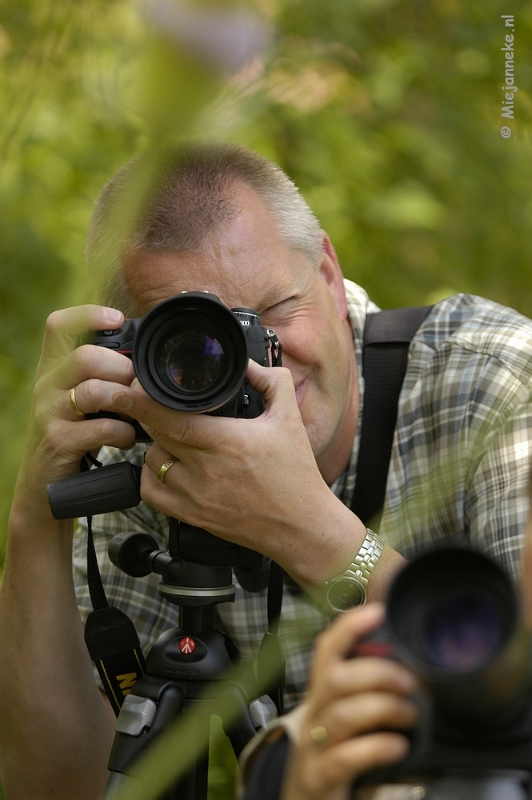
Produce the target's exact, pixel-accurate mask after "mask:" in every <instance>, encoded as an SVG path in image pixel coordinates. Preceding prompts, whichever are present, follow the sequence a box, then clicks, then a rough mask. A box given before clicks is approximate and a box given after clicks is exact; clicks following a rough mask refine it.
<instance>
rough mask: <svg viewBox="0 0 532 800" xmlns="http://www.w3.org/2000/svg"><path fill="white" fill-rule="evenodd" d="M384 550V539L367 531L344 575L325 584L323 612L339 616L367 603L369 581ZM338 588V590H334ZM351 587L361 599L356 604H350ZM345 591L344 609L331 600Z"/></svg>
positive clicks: (320, 606) (321, 605) (321, 608)
mask: <svg viewBox="0 0 532 800" xmlns="http://www.w3.org/2000/svg"><path fill="white" fill-rule="evenodd" d="M383 548H384V539H383V538H382V536H379V535H378V534H377V533H375V532H374V531H372V530H370V528H367V529H366V537H365V539H364V541H363V542H362V545H361V547H360V550H359V551H358V553H357V554H356V556H355V558H354V560H353V561H352V562H351V564H350V565H349V567H348V568H347V569H346V571H345V572H343V573H342V575H338V576H337V577H336V578H331V580H329V581H326V583H325V602H324V603H322V604H320V605H319V608H320V610H321V611H323V612H324V613H327V614H331V613H333V614H338V613H341V612H342V611H346V610H347V608H348V607H350V606H351V605H363V604H364V603H365V602H366V597H367V587H368V581H369V579H370V577H371V573H372V572H373V569H374V568H375V565H376V563H377V561H378V560H379V558H380V556H381V553H382V551H383ZM334 587H336V589H335V588H334ZM350 587H351V588H352V589H353V590H356V591H355V594H356V593H357V592H358V595H359V598H358V600H355V601H354V602H349V595H350ZM342 589H344V590H345V591H344V592H343V594H344V595H345V603H344V600H342V603H341V605H342V607H340V604H338V603H337V602H333V601H332V600H331V595H332V594H333V593H335V594H336V593H340V594H342V591H341V590H342Z"/></svg>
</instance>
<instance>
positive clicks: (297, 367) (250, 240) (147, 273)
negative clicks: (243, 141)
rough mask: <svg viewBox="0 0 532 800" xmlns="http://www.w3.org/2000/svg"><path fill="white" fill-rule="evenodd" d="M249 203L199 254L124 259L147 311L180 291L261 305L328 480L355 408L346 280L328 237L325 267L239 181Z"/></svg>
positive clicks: (338, 466)
mask: <svg viewBox="0 0 532 800" xmlns="http://www.w3.org/2000/svg"><path fill="white" fill-rule="evenodd" d="M236 198H237V202H238V205H239V207H240V208H241V209H242V210H241V212H240V214H238V215H237V216H236V218H235V219H233V220H232V221H230V222H228V223H227V224H226V225H225V226H224V228H223V230H222V232H221V234H220V235H218V236H216V238H215V239H214V241H213V242H212V244H211V246H210V247H209V248H208V250H206V251H205V252H202V253H150V252H146V251H141V252H137V253H135V254H134V255H133V256H131V257H130V258H129V259H128V260H127V262H126V264H125V265H124V274H125V278H126V282H127V284H128V287H129V290H130V292H131V294H132V295H133V297H134V298H135V299H136V301H137V304H138V308H139V310H140V313H141V314H145V313H146V312H147V311H148V310H149V309H150V308H152V307H153V306H154V305H156V304H157V303H159V302H161V301H162V300H165V299H166V298H168V297H171V296H172V295H175V294H178V293H180V292H182V291H187V292H189V291H209V292H211V293H213V294H216V295H217V296H218V297H219V298H220V300H222V302H224V303H225V304H226V305H227V306H229V307H230V308H235V307H238V306H240V307H245V308H251V309H253V310H255V311H257V312H258V313H259V314H260V316H261V318H262V322H263V325H265V326H267V327H271V328H273V329H274V330H275V331H276V333H277V335H278V337H279V340H280V342H281V344H282V346H283V366H285V367H288V369H289V370H290V372H291V373H292V377H293V380H294V388H295V393H296V398H297V402H298V405H299V410H300V413H301V417H302V419H303V423H304V425H305V429H306V431H307V435H308V437H309V440H310V443H311V446H312V449H313V452H314V454H315V456H316V460H317V462H318V466H319V467H320V469H321V472H322V474H323V476H324V478H325V480H326V481H327V482H331V481H332V480H334V478H336V477H337V476H338V475H339V474H340V473H341V471H342V470H343V469H344V467H345V465H346V463H347V460H348V458H349V452H350V448H351V442H352V439H353V435H354V432H355V427H356V421H357V414H358V392H357V381H356V367H355V355H354V348H353V344H352V333H351V329H350V326H349V322H348V319H347V308H346V302H345V294H344V289H343V280H342V276H341V272H340V269H339V267H338V264H337V262H336V257H335V255H334V251H333V250H332V248H331V247H330V246H329V244H328V240H326V239H325V247H324V251H323V258H322V263H321V265H320V267H319V268H318V269H317V268H314V267H312V266H311V265H310V263H309V261H308V258H307V257H306V256H305V255H304V254H303V253H300V252H296V251H294V250H292V249H290V248H288V247H287V246H286V245H285V243H284V242H283V240H282V239H281V236H280V234H279V231H278V229H277V225H276V223H275V220H274V219H273V217H272V215H271V213H270V211H269V209H268V208H267V207H266V206H265V205H264V203H263V202H262V200H261V199H260V198H259V197H258V196H257V195H256V193H255V192H253V191H252V190H251V189H249V188H247V187H244V186H241V187H239V188H238V189H237V190H236Z"/></svg>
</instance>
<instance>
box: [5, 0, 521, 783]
mask: <svg viewBox="0 0 532 800" xmlns="http://www.w3.org/2000/svg"><path fill="white" fill-rule="evenodd" d="M192 5H194V6H195V7H198V8H199V7H200V4H199V3H196V4H192ZM220 7H221V5H220V3H218V4H216V6H215V5H214V4H211V5H210V6H209V5H205V4H202V5H201V8H202V10H203V11H204V12H206V13H207V14H208V13H210V11H212V13H215V11H219V10H220ZM243 8H245V9H247V10H250V9H251V10H255V11H256V12H257V14H258V15H260V16H262V17H263V18H264V19H265V20H267V22H268V23H269V24H270V25H271V27H272V30H273V34H274V35H273V45H272V47H271V49H270V51H268V52H267V53H266V55H265V56H260V55H258V56H256V57H255V58H254V59H253V60H252V61H251V62H250V63H249V64H248V65H247V66H246V67H245V68H242V69H240V70H239V71H238V72H236V74H233V75H232V76H231V77H226V78H225V77H224V75H223V74H221V72H220V71H219V72H218V73H216V74H215V71H212V68H211V71H210V72H209V69H204V68H203V67H204V65H202V64H201V58H200V59H199V62H198V59H197V58H196V56H195V55H194V54H192V56H191V54H190V53H185V54H183V53H181V52H179V51H178V50H177V49H175V45H174V44H173V43H172V41H171V40H170V39H164V40H163V37H162V36H160V37H159V38H157V34H156V33H154V32H153V31H152V30H151V29H150V25H149V23H148V21H147V18H146V17H145V16H142V14H141V13H140V12H139V10H138V7H137V5H136V4H135V3H134V2H133V0H17V2H16V3H14V2H10V3H9V2H7V1H6V0H3V1H2V2H0V107H1V109H2V124H1V126H0V154H1V164H2V170H1V172H0V404H1V405H0V410H1V413H0V460H1V474H2V478H3V480H2V485H1V487H0V552H1V551H2V549H3V544H4V543H5V529H6V524H7V515H8V509H9V501H10V496H11V494H12V489H13V484H14V480H15V476H16V470H17V466H18V460H19V458H20V452H21V448H22V443H23V437H24V428H25V424H26V418H27V409H28V405H29V402H30V396H31V387H32V379H33V373H34V370H35V365H36V362H37V359H38V354H39V349H40V339H41V336H42V330H43V326H44V321H45V318H46V316H47V314H48V313H49V312H50V311H52V310H53V309H54V308H58V307H61V306H65V305H70V304H74V303H77V302H86V301H89V300H91V299H93V287H92V285H91V283H90V280H89V277H88V276H87V275H86V274H85V271H84V266H83V248H84V237H85V232H86V228H87V224H88V220H89V217H90V213H91V207H92V203H93V201H94V199H95V196H96V194H97V192H98V190H99V188H100V187H101V185H102V184H103V183H104V182H105V180H106V179H107V178H108V177H109V176H110V175H111V174H112V173H113V172H114V171H115V170H116V169H117V168H118V166H119V165H120V164H121V163H122V162H123V161H124V160H126V159H127V158H129V157H131V156H132V155H134V154H135V153H137V152H138V151H139V150H141V149H142V148H143V147H144V146H145V145H146V144H147V143H148V142H150V141H151V140H153V137H154V136H156V137H159V138H160V137H162V138H165V137H166V138H169V139H172V138H175V137H177V136H181V135H183V134H184V133H188V134H190V133H192V134H193V135H206V136H217V137H223V138H226V139H229V140H232V141H237V142H241V143H243V144H246V145H248V146H251V147H253V148H255V149H257V150H259V151H260V152H262V153H263V154H265V155H266V156H268V157H270V158H272V159H273V160H274V161H276V162H278V163H279V164H280V165H281V166H282V167H283V168H284V169H285V170H286V171H287V172H288V174H289V175H290V176H291V177H292V178H293V179H294V180H295V181H296V183H297V184H298V185H299V186H300V188H301V189H302V191H303V193H304V195H305V196H306V198H307V199H308V201H309V203H310V205H311V206H312V208H313V209H314V211H315V212H316V214H317V215H318V217H319V218H320V219H321V220H322V223H323V227H324V228H325V229H326V230H327V231H328V233H329V234H330V236H331V238H332V240H333V243H334V244H335V246H336V249H337V251H338V254H339V257H340V261H341V263H342V265H343V268H344V272H345V274H346V275H347V276H348V277H350V278H353V279H354V280H356V281H357V282H359V283H361V284H362V285H363V286H365V287H366V288H367V289H368V291H369V293H370V295H371V296H372V298H373V299H374V300H375V301H376V302H378V303H379V304H380V305H382V306H384V307H391V306H396V305H408V304H419V303H424V302H427V301H433V300H434V299H437V298H439V297H443V296H445V295H447V294H450V293H452V292H455V291H471V292H475V293H478V294H483V295H486V296H488V297H490V298H492V299H494V300H497V301H499V302H502V303H506V304H509V305H512V306H514V307H516V308H518V309H519V310H521V311H522V312H523V313H525V314H529V315H532V191H531V188H532V185H531V168H532V139H531V132H532V97H531V88H532V59H531V56H530V54H531V53H532V2H524V1H522V2H517V1H516V0H475V2H468V3H461V2H460V0H358V2H353V0H329V1H328V2H327V3H323V1H322V0H304V2H303V0H256V3H255V4H253V5H252V4H251V2H250V3H248V4H247V5H245V6H243ZM501 15H513V16H514V25H513V35H514V36H515V40H514V45H515V81H516V85H517V86H518V91H517V92H516V95H515V119H505V118H502V117H501V106H502V103H503V100H504V94H505V92H504V91H503V88H502V87H503V82H504V75H505V73H504V69H505V56H504V52H503V51H502V47H503V46H504V45H505V39H504V37H505V35H507V34H508V33H509V30H510V27H509V26H506V25H505V20H504V19H502V18H501ZM196 55H197V54H196ZM198 99H199V100H200V101H201V102H199V100H198ZM503 125H508V126H509V127H510V129H511V133H512V135H511V137H510V138H503V136H502V135H501V127H502V126H503ZM217 780H219V782H220V781H221V784H223V779H219V776H218V778H217ZM224 792H225V793H226V794H225V796H229V794H228V792H229V790H228V789H227V788H225V789H224V790H223V791H222V794H221V795H220V796H222V795H223V793H224Z"/></svg>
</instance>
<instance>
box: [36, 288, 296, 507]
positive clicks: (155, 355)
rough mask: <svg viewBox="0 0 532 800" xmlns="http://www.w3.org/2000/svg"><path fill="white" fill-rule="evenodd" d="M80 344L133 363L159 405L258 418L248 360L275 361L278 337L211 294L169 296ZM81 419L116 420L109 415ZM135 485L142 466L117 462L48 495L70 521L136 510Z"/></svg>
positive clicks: (259, 402) (259, 399)
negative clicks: (143, 313)
mask: <svg viewBox="0 0 532 800" xmlns="http://www.w3.org/2000/svg"><path fill="white" fill-rule="evenodd" d="M86 341H87V342H90V343H92V344H96V345H98V346H100V347H108V348H109V349H112V350H116V351H117V352H119V353H122V354H123V355H126V356H128V357H129V358H131V359H132V361H133V366H134V368H135V374H136V376H137V378H138V380H139V382H140V383H141V385H142V386H143V388H144V389H145V390H146V392H147V393H148V394H149V395H150V396H151V397H153V399H154V400H157V401H158V402H159V403H162V405H165V406H167V407H168V408H173V409H175V410H177V411H188V412H192V413H208V414H212V415H215V416H224V417H239V418H247V419H253V418H255V417H259V416H260V415H261V414H262V412H263V411H264V398H263V395H262V394H261V393H260V392H256V391H255V390H254V389H252V388H251V386H250V385H249V383H248V381H247V380H246V377H245V376H246V370H247V366H248V360H249V358H252V359H253V360H254V361H256V362H257V363H258V364H260V365H261V366H264V367H267V366H269V364H270V360H271V366H272V367H275V366H280V364H281V345H280V343H279V341H278V339H277V336H276V334H275V332H274V331H272V330H269V329H267V328H264V327H263V326H262V322H261V318H260V316H259V315H258V314H257V312H256V311H252V310H251V309H249V308H233V309H230V308H228V307H227V306H226V305H224V304H223V303H222V302H221V301H220V300H219V299H218V297H216V295H214V294H210V293H209V292H183V293H181V294H178V295H175V296H174V297H170V298H169V299H168V300H164V301H163V302H162V303H159V304H158V305H156V306H154V308H152V309H151V310H150V311H149V312H148V313H147V314H146V316H145V317H143V318H141V319H128V320H126V321H125V322H124V324H123V325H122V326H121V327H120V328H118V329H117V330H105V331H98V332H97V333H96V334H95V335H94V336H93V337H91V339H90V340H86ZM87 416H92V417H102V416H103V417H113V418H116V419H122V417H121V416H120V415H119V414H113V413H109V412H100V413H98V414H93V415H87ZM130 422H131V424H132V425H133V426H134V428H135V432H136V438H137V441H144V442H146V441H151V439H150V437H149V436H148V434H147V433H146V431H144V429H143V428H142V427H141V425H140V424H139V423H138V422H137V421H136V420H131V421H130ZM139 483H140V467H136V466H134V465H133V464H130V463H129V462H122V463H121V464H110V465H108V466H105V467H102V468H101V469H98V470H91V471H90V472H84V473H81V474H80V475H75V476H73V477H71V478H65V479H63V480H60V481H56V482H55V483H53V484H50V485H49V486H48V487H47V492H48V499H49V502H50V507H51V509H52V514H53V516H54V517H55V518H56V519H72V518H75V517H84V516H91V515H94V514H105V513H108V512H110V511H119V510H122V509H126V508H131V507H132V506H135V505H138V503H139V502H140V493H139Z"/></svg>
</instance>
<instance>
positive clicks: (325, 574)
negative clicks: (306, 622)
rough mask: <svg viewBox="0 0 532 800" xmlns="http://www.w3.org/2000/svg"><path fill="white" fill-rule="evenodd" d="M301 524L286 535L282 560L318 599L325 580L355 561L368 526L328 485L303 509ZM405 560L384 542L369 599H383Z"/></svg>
mask: <svg viewBox="0 0 532 800" xmlns="http://www.w3.org/2000/svg"><path fill="white" fill-rule="evenodd" d="M298 527H299V528H300V531H299V532H297V533H296V534H294V535H293V536H289V535H287V536H286V537H284V541H285V542H286V545H285V547H284V549H283V551H282V553H281V563H282V566H283V567H284V568H285V569H286V571H287V572H288V573H289V574H291V575H292V577H293V578H294V580H295V581H297V583H298V584H299V585H300V586H301V587H302V588H303V589H304V590H305V591H307V592H308V593H309V594H311V595H313V596H316V597H317V599H319V594H320V589H321V587H322V586H323V584H324V582H325V581H327V580H330V579H331V578H334V577H336V576H337V575H340V574H342V573H343V572H344V571H345V570H346V569H347V568H348V567H349V565H350V564H351V563H352V561H353V560H354V558H355V556H356V555H357V553H358V551H359V550H360V547H361V546H362V544H363V542H364V539H365V537H366V532H367V529H366V527H365V525H364V524H363V523H362V522H361V521H360V520H359V519H358V517H356V516H355V515H354V514H353V513H352V511H351V510H350V509H349V508H347V506H345V505H344V504H343V503H342V502H341V501H340V500H339V499H338V498H336V497H335V496H334V495H333V494H332V492H331V491H330V490H329V489H328V488H327V487H326V486H324V489H323V492H321V494H316V495H315V497H314V502H313V504H312V507H311V508H309V509H307V510H303V509H302V511H301V515H300V518H299V523H298ZM405 563H406V562H405V559H404V558H403V557H402V556H401V555H400V554H399V553H398V552H397V551H395V550H393V549H392V548H391V547H389V546H388V545H385V546H384V549H383V552H382V554H381V556H380V558H379V560H378V562H377V564H376V565H375V568H374V570H373V572H372V575H371V579H370V581H369V584H368V600H370V601H372V600H382V599H383V598H384V597H385V596H386V592H387V589H388V587H389V585H390V582H391V580H392V579H393V577H394V575H395V574H396V573H397V572H398V571H399V570H400V569H401V568H402V567H403V566H404V564H405Z"/></svg>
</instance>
